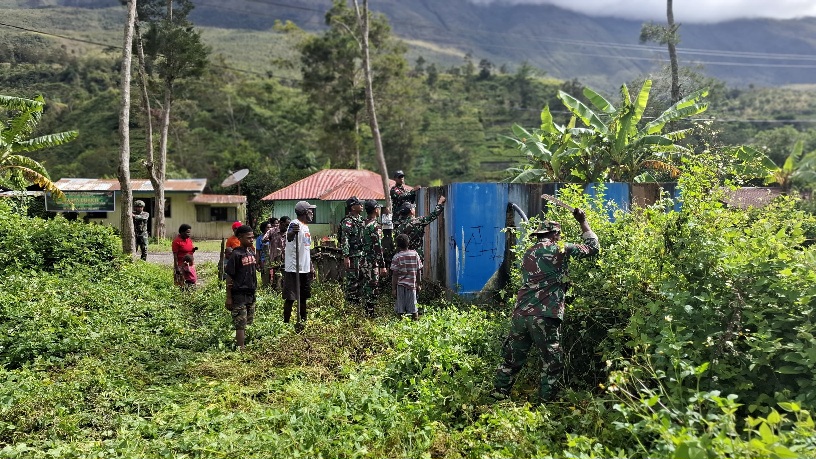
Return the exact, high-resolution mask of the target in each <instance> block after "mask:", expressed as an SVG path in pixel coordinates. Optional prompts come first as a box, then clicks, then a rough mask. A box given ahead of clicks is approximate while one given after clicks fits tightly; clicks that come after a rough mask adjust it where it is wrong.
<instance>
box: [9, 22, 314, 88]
mask: <svg viewBox="0 0 816 459" xmlns="http://www.w3.org/2000/svg"><path fill="white" fill-rule="evenodd" d="M0 26H3V27H8V28H11V29H17V30H22V31H25V32H31V33H36V34H39V35H44V36H47V37H54V38H60V39H62V40H68V41H75V42H79V43H85V44H88V45H95V46H101V47H103V48H107V49H113V50H121V49H122V46H121V45H109V44H107V43H100V42H98V41H92V40H85V39H83V38H76V37H69V36H66V35H59V34H55V33H51V32H44V31H42V30H36V29H31V28H28V27H22V26H16V25H13V24H6V23H4V22H0ZM209 65H210V66H211V67H214V68H220V69H224V70H231V71H234V72H240V73H246V74H249V75H257V76H262V77H271V78H275V79H276V80H279V81H287V82H290V83H300V82H302V81H303V80H301V79H295V78H287V77H276V76H271V75H269V74H267V73H262V72H257V71H254V70H245V69H239V68H236V67H231V66H228V65H221V64H215V63H212V62H211V63H210V64H209Z"/></svg>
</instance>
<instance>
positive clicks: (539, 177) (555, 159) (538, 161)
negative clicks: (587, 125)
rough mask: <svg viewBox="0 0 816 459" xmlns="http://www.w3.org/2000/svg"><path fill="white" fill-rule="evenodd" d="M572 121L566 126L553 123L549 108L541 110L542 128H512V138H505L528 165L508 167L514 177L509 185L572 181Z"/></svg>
mask: <svg viewBox="0 0 816 459" xmlns="http://www.w3.org/2000/svg"><path fill="white" fill-rule="evenodd" d="M574 128H575V118H574V117H573V118H572V119H570V122H569V123H568V124H567V125H566V126H563V125H560V124H558V123H555V122H554V121H553V118H552V114H551V113H550V108H549V106H545V107H544V109H543V110H542V111H541V127H540V128H539V129H534V130H532V132H531V131H528V130H527V129H525V128H523V127H521V126H519V125H513V128H512V129H513V134H514V137H509V136H505V138H506V139H508V140H509V141H510V142H511V143H513V144H514V145H515V147H516V149H517V150H519V151H520V152H522V153H523V154H524V155H525V156H526V157H527V160H528V163H527V164H526V165H525V166H524V167H521V168H511V169H509V171H510V172H511V173H513V174H514V177H513V178H512V179H511V182H512V183H527V182H569V181H574V178H573V174H572V172H573V171H572V167H573V165H574V164H573V163H574V161H573V157H574V156H575V154H576V152H577V145H576V144H575V142H574V140H573V138H572V136H573V134H572V131H573V129H574Z"/></svg>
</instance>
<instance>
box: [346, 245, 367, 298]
mask: <svg viewBox="0 0 816 459" xmlns="http://www.w3.org/2000/svg"><path fill="white" fill-rule="evenodd" d="M349 259H350V260H351V267H350V268H347V269H346V276H345V285H344V287H343V290H344V291H345V296H346V304H360V297H361V295H362V289H363V273H362V270H361V269H360V268H361V266H360V263H361V262H362V258H361V257H359V256H357V257H350V258H349Z"/></svg>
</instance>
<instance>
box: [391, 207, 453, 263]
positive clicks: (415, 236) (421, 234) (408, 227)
mask: <svg viewBox="0 0 816 459" xmlns="http://www.w3.org/2000/svg"><path fill="white" fill-rule="evenodd" d="M444 209H445V208H444V206H443V205H442V204H437V205H436V208H435V209H434V210H433V212H431V213H430V214H429V215H426V216H424V217H414V218H406V219H404V220H400V221H399V222H397V224H396V227H397V229H396V231H395V232H394V233H395V234H407V235H408V248H409V249H411V250H416V252H417V253H418V254H419V258H421V259H422V260H425V251H424V248H423V244H422V242H423V239H424V238H425V227H426V226H428V225H430V224H431V223H432V222H433V221H434V220H436V219H437V218H439V215H440V214H442V211H443V210H444Z"/></svg>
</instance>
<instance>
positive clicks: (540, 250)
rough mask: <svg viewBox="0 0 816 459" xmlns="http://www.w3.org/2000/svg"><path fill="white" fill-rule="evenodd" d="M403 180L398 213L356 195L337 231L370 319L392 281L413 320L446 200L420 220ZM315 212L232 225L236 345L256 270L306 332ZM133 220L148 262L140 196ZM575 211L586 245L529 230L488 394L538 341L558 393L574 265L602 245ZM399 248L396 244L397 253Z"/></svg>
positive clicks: (229, 262)
mask: <svg viewBox="0 0 816 459" xmlns="http://www.w3.org/2000/svg"><path fill="white" fill-rule="evenodd" d="M404 178H405V174H404V173H403V172H402V171H397V172H396V173H395V174H394V179H395V185H394V186H393V187H391V190H390V195H391V201H392V203H393V206H394V210H395V211H394V216H393V218H392V215H391V212H389V209H385V212H383V213H382V215H381V205H380V204H379V203H378V202H377V201H375V200H373V199H369V200H366V201H365V202H363V201H361V200H360V199H358V198H357V197H356V196H352V197H350V198H349V199H348V200H347V201H346V206H347V215H346V216H345V218H343V220H342V221H341V223H340V227H339V230H338V242H339V244H340V247H341V249H342V253H343V265H344V267H345V269H346V275H345V282H344V290H345V298H346V301H347V302H348V303H351V304H357V305H362V306H363V307H364V310H365V312H366V313H367V314H368V315H369V316H372V315H373V314H374V306H375V304H376V301H377V297H378V296H379V293H380V290H381V289H382V288H383V287H384V286H387V285H388V284H389V283H390V284H391V292H392V295H393V296H394V298H395V299H396V305H395V309H396V312H397V313H398V314H400V315H410V316H411V317H412V318H413V319H415V320H416V319H417V318H418V311H417V292H418V291H419V289H420V281H421V270H422V266H423V259H424V252H423V238H424V235H425V229H426V227H427V226H428V225H429V224H430V223H432V222H433V221H434V220H436V219H437V218H438V217H439V215H440V214H441V213H442V211H443V209H444V207H443V206H444V204H445V197H444V196H442V197H440V198H439V200H438V201H437V204H436V207H435V209H434V210H433V211H432V212H431V213H430V214H428V215H427V216H424V217H417V216H416V204H415V200H416V191H417V189H418V187H417V189H413V190H407V189H406V188H405V186H404ZM314 209H315V206H313V205H311V204H309V202H307V201H300V202H298V203H297V204H296V205H295V214H296V219H295V220H293V221H292V220H290V219H289V217H282V218H281V219H280V220H279V221H273V222H265V223H264V224H262V225H261V227H260V230H261V231H260V233H259V234H258V236H257V237H256V236H255V234H254V231H253V229H252V228H251V227H250V226H247V225H243V224H241V223H240V222H236V223H235V224H234V225H233V232H234V235H233V237H231V238H230V240H228V242H227V248H228V250H229V253H228V254H227V256H226V266H225V269H224V271H225V275H226V281H227V282H226V283H227V292H226V299H225V307H226V308H227V310H229V311H230V313H231V315H232V319H233V325H234V326H235V340H236V345H237V347H238V348H239V349H243V348H244V333H245V330H246V327H247V325H250V324H252V322H253V320H254V317H255V292H256V290H257V271H258V270H260V271H261V278H262V283H263V285H264V286H268V285H277V283H278V281H277V280H276V278H278V277H279V276H278V275H276V273H279V272H280V271H281V268H282V270H283V274H282V276H280V277H281V278H282V279H280V280H282V285H281V286H280V287H279V288H280V289H281V292H282V296H283V300H284V311H283V320H284V322H286V323H289V322H290V320H291V317H292V312H293V309H294V307H295V304H296V303H297V322H296V324H295V329H296V330H298V331H300V330H302V329H303V326H304V324H305V322H306V317H307V312H306V303H307V300H308V299H309V297H310V296H311V285H312V281H313V280H314V267H313V265H312V262H311V245H312V238H311V233H310V231H309V225H308V224H309V223H311V222H312V220H313V219H314ZM363 210H365V216H363V213H362V212H363ZM132 217H133V219H134V223H136V224H137V243H138V246H139V248H140V249H142V259H144V258H145V257H146V247H145V245H146V242H147V241H146V238H145V240H144V241H142V240H140V239H139V235H140V234H141V232H140V230H139V229H140V228H143V227H144V228H146V226H147V225H146V222H147V218H148V215H147V214H146V213H145V212H144V203H143V202H140V201H136V203H135V205H134V212H133V213H132ZM573 217H574V218H575V220H576V221H577V222H578V224H579V226H580V227H581V231H582V239H583V243H582V244H570V243H563V242H562V241H561V224H560V223H558V222H555V221H546V222H544V223H543V224H542V225H541V226H540V227H539V228H538V229H536V230H534V231H533V232H532V234H531V236H532V237H533V238H534V239H535V243H534V244H533V245H532V247H530V248H529V249H527V251H526V252H525V254H524V255H523V259H522V262H521V268H522V285H521V288H520V289H519V291H518V294H517V295H516V301H515V308H514V310H513V313H512V318H511V324H510V333H509V335H508V337H507V339H506V340H505V341H504V344H503V346H502V357H503V358H502V362H501V363H500V364H499V367H498V368H497V370H496V374H495V378H494V390H493V392H492V393H491V396H492V397H493V398H495V399H499V400H500V399H504V398H507V397H509V396H510V390H511V389H512V387H513V385H514V383H515V381H516V378H517V376H518V374H519V372H520V371H521V369H522V368H523V367H524V364H525V363H526V361H527V357H528V355H529V352H530V350H531V348H533V347H536V348H537V349H538V350H539V357H540V358H541V361H542V374H541V376H540V383H539V397H540V398H541V400H542V401H546V400H550V399H552V398H553V397H555V394H556V389H555V383H556V381H557V380H558V378H559V377H560V374H561V372H562V370H563V363H562V359H563V357H562V356H563V351H562V349H561V345H560V341H561V322H562V320H563V318H564V311H565V305H566V304H565V296H566V291H567V289H568V287H569V284H568V283H567V282H568V276H569V261H570V260H571V259H582V258H587V257H591V256H594V255H596V254H597V253H598V252H599V250H600V244H599V242H598V236H596V235H595V233H594V232H593V231H592V229H591V228H590V226H589V223H588V222H587V220H586V215H585V213H584V211H583V210H581V209H578V208H576V209H574V211H573ZM378 218H379V219H380V221H379V222H378ZM140 225H142V226H140ZM144 228H143V229H144ZM190 234H191V228H190V225H187V224H183V225H181V227H179V235H178V236H177V237H176V238H175V239H174V240H173V244H172V248H173V253H174V257H173V264H174V271H175V273H176V283H177V284H179V285H182V286H184V285H189V283H190V282H191V280H190V278H191V277H192V282H193V283H195V268H194V266H193V253H194V252H195V251H196V249H197V247H194V246H193V242H192V239H191V238H190ZM395 234H396V237H394V235H395ZM395 245H396V249H393V247H394V246H395ZM389 276H390V277H391V281H390V282H388V277H389Z"/></svg>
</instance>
